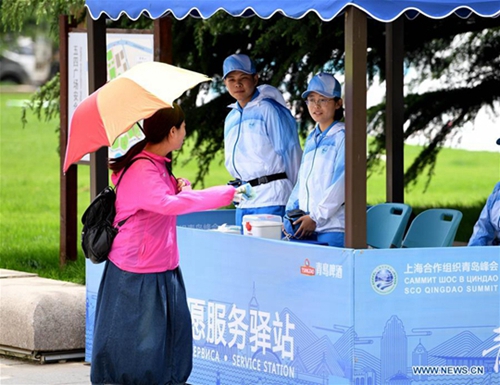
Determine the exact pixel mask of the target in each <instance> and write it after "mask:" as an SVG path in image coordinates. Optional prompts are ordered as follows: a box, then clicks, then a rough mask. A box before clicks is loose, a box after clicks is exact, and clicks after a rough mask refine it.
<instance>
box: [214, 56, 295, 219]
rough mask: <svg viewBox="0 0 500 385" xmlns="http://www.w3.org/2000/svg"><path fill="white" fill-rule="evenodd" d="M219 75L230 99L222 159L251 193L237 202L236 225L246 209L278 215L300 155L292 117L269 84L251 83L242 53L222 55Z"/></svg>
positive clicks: (253, 77)
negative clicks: (222, 61) (252, 194)
mask: <svg viewBox="0 0 500 385" xmlns="http://www.w3.org/2000/svg"><path fill="white" fill-rule="evenodd" d="M223 78H224V84H225V85H226V88H227V90H228V92H229V94H230V95H231V96H232V97H233V98H234V99H236V101H235V102H234V103H233V104H231V105H229V108H231V111H230V112H229V114H228V115H227V117H226V120H225V124H224V149H225V150H224V152H225V165H226V168H227V170H228V171H229V173H230V174H231V175H232V177H233V178H235V179H236V180H237V181H238V182H237V183H239V181H241V183H249V184H250V185H251V186H252V187H253V189H254V191H255V194H256V197H255V198H254V199H252V200H242V201H241V202H239V204H238V205H237V207H236V225H238V226H239V225H241V224H242V219H243V216H244V215H247V214H274V215H279V216H281V217H282V216H283V215H284V213H285V205H286V202H287V200H288V197H289V195H290V193H291V191H292V188H293V186H294V184H295V182H296V180H297V173H298V169H299V166H300V160H301V157H302V149H301V147H300V142H299V137H298V132H297V123H296V121H295V119H294V117H293V116H292V114H291V112H290V110H289V109H288V107H287V106H286V103H285V100H284V98H283V95H282V94H281V93H280V92H279V91H278V90H277V89H276V88H275V87H272V86H270V85H261V86H258V87H257V83H258V81H259V76H258V75H257V71H256V69H255V65H254V63H253V61H252V60H251V59H250V58H249V57H248V56H247V55H243V54H235V55H231V56H229V57H227V58H226V59H225V60H224V64H223Z"/></svg>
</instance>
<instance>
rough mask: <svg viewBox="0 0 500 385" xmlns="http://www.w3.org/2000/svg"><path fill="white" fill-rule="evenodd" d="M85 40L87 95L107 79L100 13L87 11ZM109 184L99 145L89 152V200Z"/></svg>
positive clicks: (103, 150) (104, 149)
mask: <svg viewBox="0 0 500 385" xmlns="http://www.w3.org/2000/svg"><path fill="white" fill-rule="evenodd" d="M87 42H88V60H89V63H88V66H89V95H90V94H91V93H92V92H94V91H95V90H97V89H98V88H99V87H101V86H102V85H104V84H105V83H106V81H107V77H108V74H107V66H106V19H105V16H104V15H102V16H101V17H100V18H99V19H98V20H92V18H91V17H90V14H89V13H87ZM108 184H109V176H108V148H107V147H101V148H100V149H99V150H97V151H96V152H94V153H91V154H90V200H91V201H92V200H93V199H94V198H95V197H96V196H97V194H99V192H100V191H101V190H102V189H104V188H105V187H106V186H108Z"/></svg>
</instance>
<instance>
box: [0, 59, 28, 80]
mask: <svg viewBox="0 0 500 385" xmlns="http://www.w3.org/2000/svg"><path fill="white" fill-rule="evenodd" d="M0 82H1V83H13V84H30V83H31V79H30V77H29V75H28V74H27V73H26V71H25V70H24V68H23V66H22V65H21V64H19V63H17V62H15V61H14V60H10V59H8V58H6V57H4V56H0Z"/></svg>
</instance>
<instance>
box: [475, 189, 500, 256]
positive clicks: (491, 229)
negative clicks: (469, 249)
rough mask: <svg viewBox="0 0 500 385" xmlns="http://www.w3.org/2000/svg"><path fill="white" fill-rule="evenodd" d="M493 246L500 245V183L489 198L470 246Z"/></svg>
mask: <svg viewBox="0 0 500 385" xmlns="http://www.w3.org/2000/svg"><path fill="white" fill-rule="evenodd" d="M491 245H500V182H498V183H497V184H496V185H495V188H494V189H493V192H492V193H491V195H490V196H489V197H488V200H487V201H486V204H485V205H484V207H483V210H482V211H481V214H480V215H479V219H478V220H477V222H476V224H475V226H474V230H473V232H472V236H471V238H470V239H469V246H491Z"/></svg>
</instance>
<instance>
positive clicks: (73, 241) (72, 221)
mask: <svg viewBox="0 0 500 385" xmlns="http://www.w3.org/2000/svg"><path fill="white" fill-rule="evenodd" d="M68 32H69V24H68V16H67V15H60V16H59V63H60V64H59V79H60V91H59V92H60V98H59V119H60V120H59V124H60V127H61V130H60V135H59V157H60V167H59V173H60V178H59V186H60V201H59V204H60V229H59V264H60V266H64V265H65V264H66V262H67V261H68V260H70V261H76V259H77V257H78V252H77V219H76V217H77V211H78V207H77V206H78V205H77V195H78V194H77V183H78V168H77V166H76V165H72V166H71V167H70V168H69V169H68V171H67V172H66V174H64V173H63V165H64V156H65V154H66V146H67V143H68Z"/></svg>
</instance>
